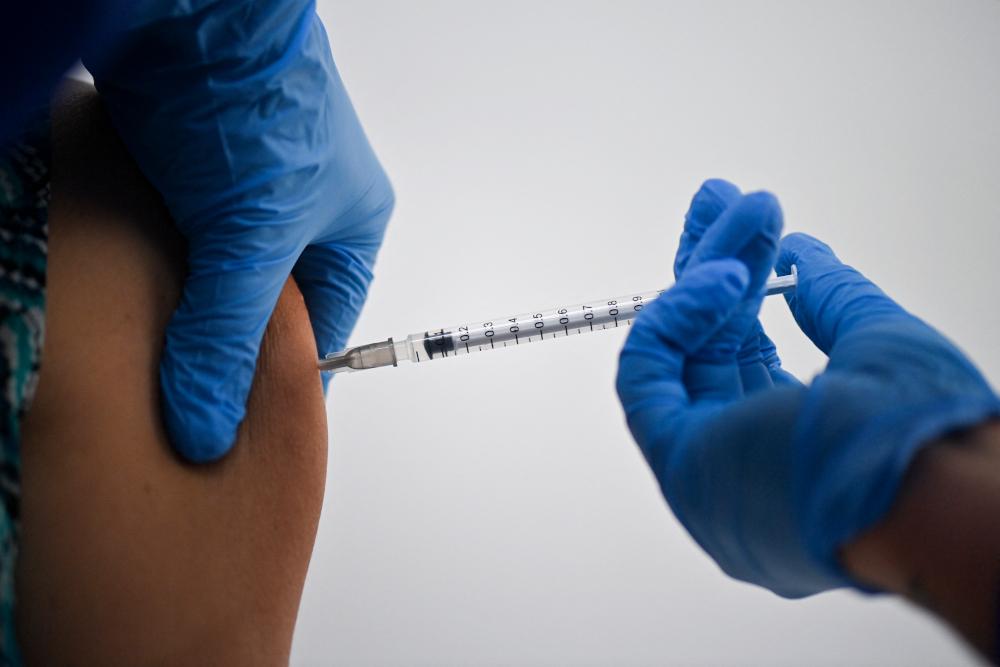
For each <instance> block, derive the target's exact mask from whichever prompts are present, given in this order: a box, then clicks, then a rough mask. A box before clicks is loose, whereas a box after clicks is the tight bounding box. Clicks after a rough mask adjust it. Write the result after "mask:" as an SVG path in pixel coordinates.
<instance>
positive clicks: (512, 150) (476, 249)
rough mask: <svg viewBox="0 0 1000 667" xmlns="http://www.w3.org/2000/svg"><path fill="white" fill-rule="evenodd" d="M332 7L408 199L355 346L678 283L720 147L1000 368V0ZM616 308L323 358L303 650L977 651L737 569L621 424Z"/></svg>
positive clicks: (524, 659)
mask: <svg viewBox="0 0 1000 667" xmlns="http://www.w3.org/2000/svg"><path fill="white" fill-rule="evenodd" d="M319 11H320V14H321V16H322V18H323V20H324V22H325V24H326V26H327V29H328V31H329V34H330V39H331V43H332V46H333V53H334V57H335V59H336V61H337V63H338V66H339V68H340V70H341V73H342V75H343V77H344V79H345V81H346V83H347V86H348V90H349V91H350V92H351V94H352V97H353V99H354V101H355V104H356V106H357V108H358V112H359V114H360V116H361V118H362V122H363V123H364V125H365V127H366V129H367V131H368V134H369V137H370V139H371V141H372V143H373V145H374V146H375V148H376V151H377V152H378V154H379V156H380V157H381V159H382V161H383V163H384V165H385V167H386V169H387V171H388V173H389V174H390V177H391V178H392V180H393V183H394V185H395V188H396V193H397V196H398V206H397V209H396V213H395V216H394V218H393V221H392V223H391V226H390V228H389V232H388V235H387V237H386V240H385V246H384V249H383V251H382V254H381V257H380V260H379V265H378V267H377V278H376V280H375V282H374V284H373V286H372V290H371V298H370V300H369V303H368V305H367V306H366V308H365V311H364V313H363V315H362V317H361V321H360V322H359V323H358V327H357V329H356V332H355V336H354V337H353V338H352V342H353V343H356V344H361V343H367V342H372V341H376V340H380V339H385V338H386V337H388V336H394V337H399V336H401V335H406V334H407V333H411V332H414V331H418V330H424V329H429V328H432V327H439V326H443V325H451V324H456V323H460V322H464V321H466V320H473V319H476V318H479V317H484V318H493V317H496V316H500V315H509V314H514V313H520V312H523V311H527V310H531V309H533V308H536V307H546V306H553V305H557V304H562V303H569V302H579V301H584V300H587V299H593V298H597V297H602V296H612V295H617V294H619V293H628V292H631V291H636V290H645V289H651V288H655V287H658V286H663V285H666V284H668V283H669V282H671V274H670V266H671V262H672V258H673V254H674V250H675V248H676V240H677V237H678V236H679V234H680V231H681V225H682V220H683V215H684V211H685V210H686V208H687V204H688V202H689V200H690V198H691V196H692V195H693V194H694V192H695V191H696V190H697V188H698V186H699V184H700V183H701V181H702V180H704V179H706V178H709V177H724V178H728V179H730V180H732V181H734V182H735V183H737V184H739V185H740V186H741V187H743V188H744V189H745V190H752V189H760V188H766V189H769V190H771V191H772V192H774V193H776V194H777V195H778V196H779V198H780V199H781V202H782V204H783V206H784V210H785V214H786V227H787V230H788V231H796V230H798V231H805V232H808V233H810V234H813V235H815V236H817V237H819V238H821V239H823V240H825V241H827V242H828V243H830V244H831V245H832V247H833V248H834V249H835V250H836V251H837V252H838V253H839V254H840V256H841V257H842V258H843V259H844V260H845V261H846V262H848V263H850V264H852V265H854V266H856V267H857V268H859V269H860V270H862V271H863V272H864V273H865V274H867V275H868V276H869V277H871V278H872V279H874V280H875V281H876V282H877V283H879V284H880V285H881V286H882V287H883V288H884V289H886V291H888V292H889V293H890V294H891V295H893V296H894V297H896V298H897V299H898V300H899V301H900V302H901V303H902V304H903V305H904V306H906V307H908V308H910V309H911V310H913V311H914V312H915V313H917V314H919V315H921V316H922V317H924V318H925V319H926V320H928V321H929V322H930V323H931V324H933V325H935V326H937V327H939V328H940V329H941V330H943V331H944V332H945V333H946V334H947V335H949V336H951V337H952V338H953V339H955V340H956V341H958V343H959V344H960V345H961V346H962V347H963V348H964V349H965V350H966V351H967V352H968V353H969V354H970V355H971V356H972V358H973V359H975V360H976V361H977V362H978V363H979V365H980V366H981V368H983V370H984V371H985V373H986V374H987V376H989V377H990V378H992V379H993V380H994V381H997V380H1000V350H998V349H997V345H996V341H997V339H998V334H1000V311H998V309H997V304H998V303H1000V299H998V296H1000V293H998V291H1000V270H998V269H997V263H996V259H995V257H996V254H997V249H998V248H1000V225H998V221H1000V2H996V1H995V0H967V1H957V0H949V1H943V2H871V1H862V2H853V3H847V2H836V3H830V2H650V3H626V2H614V3H612V2H606V3H595V2H502V3H499V2H494V3H487V2H479V3H471V2H467V3H459V2H373V1H370V0H366V1H365V2H335V1H333V0H320V6H319ZM763 319H764V323H765V327H766V328H767V330H768V331H769V332H771V334H772V337H773V338H775V339H776V341H777V342H778V344H779V350H780V351H781V353H782V356H783V358H784V359H785V363H786V367H787V368H789V369H790V370H792V371H793V372H795V373H796V374H798V375H799V377H801V378H803V379H804V380H808V379H809V378H810V377H811V376H812V375H814V374H815V373H816V372H817V371H818V370H820V369H821V368H822V367H823V364H824V362H825V358H824V357H823V356H822V355H821V354H820V353H819V352H817V351H815V350H814V349H812V346H811V344H810V343H809V342H808V341H807V340H806V339H805V338H804V337H803V336H802V335H801V334H799V333H798V331H797V329H796V328H795V325H794V323H793V322H792V320H791V317H790V316H789V314H788V312H787V308H786V307H785V305H784V303H783V302H781V301H774V300H772V301H770V302H769V304H768V305H767V306H766V308H765V312H764V314H763ZM624 333H625V332H624V331H622V332H610V333H603V334H595V335H592V336H580V337H575V338H569V339H565V340H559V341H552V342H549V343H546V344H545V345H544V346H541V345H534V346H530V347H527V348H523V349H517V350H514V351H509V350H508V351H503V352H497V353H493V354H482V355H473V356H469V357H462V358H458V359H449V360H444V361H440V362H436V363H431V364H420V365H406V366H400V367H399V368H397V369H381V370H378V371H371V372H369V373H360V374H353V375H349V376H341V377H338V378H337V379H336V380H334V382H333V384H332V387H331V391H330V395H329V401H328V405H329V417H330V442H331V449H330V466H329V477H328V486H327V497H326V505H325V508H324V513H323V519H322V522H321V525H320V532H319V537H318V540H317V543H316V549H315V552H314V555H313V562H312V568H311V570H310V573H309V578H308V581H307V584H306V590H305V595H304V598H303V601H302V609H301V615H300V618H299V623H298V627H297V631H296V637H295V644H294V649H293V654H292V663H293V665H297V666H300V667H305V666H307V665H344V666H380V667H381V666H387V667H388V666H396V665H399V666H403V665H435V666H452V665H455V666H460V665H461V666H464V665H483V666H500V665H520V666H536V665H537V666H556V665H567V666H569V665H572V666H589V665H595V666H596V665H621V666H631V665H797V666H811V665H969V664H974V663H975V661H974V659H973V658H972V657H970V656H969V655H968V654H967V653H966V652H965V650H964V649H963V648H962V647H961V645H960V644H958V643H957V642H956V641H955V640H954V639H953V638H952V637H951V636H950V635H949V633H948V632H947V631H945V630H944V629H942V628H941V627H940V626H939V625H937V624H936V623H935V622H934V621H932V620H931V619H929V618H928V617H926V616H924V615H923V614H921V613H919V612H917V611H914V610H913V609H911V608H909V607H907V606H906V605H905V604H903V603H900V602H897V601H893V600H887V599H881V600H875V599H870V598H865V597H862V596H860V595H857V594H854V593H850V592H836V593H830V594H824V595H819V596H816V597H814V598H811V599H808V600H804V601H799V602H789V601H785V600H782V599H779V598H777V597H775V596H774V595H772V594H770V593H768V592H767V591H765V590H762V589H758V588H755V587H752V586H749V585H745V584H741V583H738V582H735V581H732V580H730V579H728V578H727V577H725V576H724V575H723V574H721V573H720V572H719V570H718V569H717V568H716V567H715V566H714V564H713V563H712V562H711V561H710V560H709V559H708V557H707V556H705V555H704V554H703V553H702V552H701V551H700V550H699V548H698V547H697V546H696V545H695V544H694V543H693V542H692V540H691V539H690V538H689V537H688V536H687V535H686V534H685V533H684V532H683V530H682V529H681V528H680V526H679V525H678V523H677V522H676V520H675V519H674V518H673V516H672V515H671V514H670V512H669V510H668V509H667V507H666V505H665V503H664V502H663V500H662V498H661V496H660V493H659V490H658V488H657V486H656V484H655V482H654V480H653V478H652V476H651V475H650V473H649V471H648V470H647V468H646V466H645V464H644V463H643V461H642V459H641V456H640V454H639V452H638V450H637V448H636V447H635V445H634V444H633V442H632V440H631V438H630V436H629V433H628V431H627V429H626V427H625V424H624V419H623V417H622V413H621V409H620V407H619V405H618V402H617V400H616V398H615V395H614V390H613V382H614V376H615V368H616V355H617V351H618V349H619V348H620V346H621V345H622V342H623V340H624Z"/></svg>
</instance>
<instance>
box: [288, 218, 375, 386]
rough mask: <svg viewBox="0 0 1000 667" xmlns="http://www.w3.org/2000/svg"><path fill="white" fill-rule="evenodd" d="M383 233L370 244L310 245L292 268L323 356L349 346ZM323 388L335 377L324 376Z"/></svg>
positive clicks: (330, 374)
mask: <svg viewBox="0 0 1000 667" xmlns="http://www.w3.org/2000/svg"><path fill="white" fill-rule="evenodd" d="M380 243H381V234H379V235H378V236H377V237H373V238H372V239H371V240H370V242H368V243H365V242H363V241H355V242H352V243H350V244H348V243H327V244H320V245H311V246H308V247H307V248H306V249H305V250H304V251H303V252H302V255H301V256H300V257H299V261H298V262H296V264H295V268H294V269H292V276H293V277H294V278H295V281H296V282H297V283H298V285H299V290H301V292H302V297H303V298H304V299H305V302H306V309H307V310H308V311H309V321H310V323H311V324H312V328H313V334H314V335H315V336H316V349H317V351H318V352H319V356H320V357H323V356H325V355H326V354H328V353H329V352H339V351H340V350H343V349H344V348H345V347H347V339H348V337H349V336H350V335H351V331H352V330H353V329H354V325H355V323H356V322H357V321H358V316H359V315H360V314H361V308H362V306H364V303H365V298H366V297H367V295H368V286H369V285H370V284H371V281H372V267H373V266H374V264H375V254H376V252H377V251H378V247H379V244H380ZM322 378H323V389H324V391H325V390H326V388H327V386H328V385H329V384H330V380H331V379H332V378H333V374H332V373H322Z"/></svg>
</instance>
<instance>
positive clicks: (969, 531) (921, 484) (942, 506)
mask: <svg viewBox="0 0 1000 667" xmlns="http://www.w3.org/2000/svg"><path fill="white" fill-rule="evenodd" d="M841 561H842V562H843V564H844V567H845V568H846V570H847V571H848V572H850V573H851V575H852V576H854V577H855V578H856V579H858V580H859V581H862V582H864V583H865V584H867V585H869V586H871V587H872V588H876V589H878V590H882V591H887V592H890V593H896V594H898V595H902V596H905V597H906V598H907V599H909V600H911V601H912V602H914V603H916V604H918V605H920V606H922V607H924V608H926V609H928V610H929V611H931V612H933V613H935V614H937V615H938V616H940V617H941V618H942V619H943V620H945V621H946V622H948V623H949V624H950V625H951V626H952V627H953V628H955V629H956V630H957V631H958V632H960V633H961V634H962V635H963V636H964V637H965V638H966V639H967V640H968V641H969V642H970V643H971V644H972V645H973V646H975V647H976V648H977V649H978V650H979V651H980V652H981V653H982V655H983V656H986V657H987V658H990V659H995V656H996V648H997V647H996V639H997V631H998V627H997V601H998V600H997V594H998V592H1000V590H998V589H1000V422H996V421H990V422H986V423H984V424H982V425H980V426H977V427H974V428H971V429H968V430H964V431H959V432H957V433H954V434H952V435H950V436H949V437H947V438H943V439H941V440H937V441H935V442H933V443H931V444H929V445H928V446H927V447H925V448H924V449H923V450H922V451H921V452H920V454H918V455H917V457H916V458H915V459H914V461H913V464H912V465H911V466H910V468H909V470H908V471H907V473H906V478H905V480H904V483H903V487H902V490H901V491H900V494H899V497H898V499H897V500H896V502H895V504H894V505H893V506H892V508H891V509H890V510H889V512H887V513H886V515H885V517H883V518H882V519H881V520H880V521H879V522H878V523H876V524H875V525H874V526H872V527H871V528H869V529H868V530H866V531H864V532H862V533H861V534H860V535H858V536H857V537H855V538H854V539H852V540H851V541H849V542H848V543H847V544H845V545H844V546H843V548H842V549H841Z"/></svg>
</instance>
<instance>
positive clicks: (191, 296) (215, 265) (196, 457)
mask: <svg viewBox="0 0 1000 667" xmlns="http://www.w3.org/2000/svg"><path fill="white" fill-rule="evenodd" d="M262 240H264V237H263V236H260V237H254V238H253V239H248V238H247V235H245V234H244V235H242V236H237V237H236V238H232V239H226V238H223V235H218V236H217V237H216V238H214V239H213V240H212V241H211V242H210V243H204V242H199V241H198V240H193V241H192V242H191V244H190V251H191V252H190V255H189V257H188V268H189V271H190V274H189V275H188V278H187V280H186V281H185V283H184V294H183V296H182V298H181V303H180V306H179V307H178V308H177V311H176V312H175V313H174V316H173V319H172V320H171V321H170V326H169V327H168V328H167V340H166V346H165V348H164V351H163V358H162V360H161V361H160V383H161V386H162V388H163V398H162V402H163V413H164V420H165V421H166V426H167V432H168V434H169V435H170V440H171V442H172V443H173V445H174V447H175V448H176V449H177V450H178V451H179V452H180V454H181V455H182V456H183V457H185V458H186V459H188V460H190V461H195V462H201V461H211V460H214V459H217V458H219V457H221V456H222V455H224V454H225V453H226V452H228V451H229V449H230V447H232V445H233V442H234V441H235V440H236V428H237V426H238V425H239V423H240V421H242V419H243V416H244V415H245V414H246V401H247V396H248V395H249V393H250V383H251V381H252V380H253V374H254V368H255V366H256V363H257V353H258V351H259V349H260V341H261V338H262V337H263V335H264V329H265V328H266V327H267V323H268V320H269V319H270V317H271V312H272V311H273V310H274V305H275V303H277V300H278V295H279V294H280V293H281V289H282V287H283V286H284V283H285V280H286V279H287V278H288V274H289V272H290V271H291V268H292V265H293V264H294V262H295V258H296V255H297V249H296V248H294V247H289V248H280V247H275V245H276V244H275V245H272V244H270V243H267V244H264V243H260V242H261V241H262ZM272 240H273V239H271V238H270V237H268V238H267V241H272ZM253 241H257V242H258V243H257V244H256V245H253V243H252V242H253Z"/></svg>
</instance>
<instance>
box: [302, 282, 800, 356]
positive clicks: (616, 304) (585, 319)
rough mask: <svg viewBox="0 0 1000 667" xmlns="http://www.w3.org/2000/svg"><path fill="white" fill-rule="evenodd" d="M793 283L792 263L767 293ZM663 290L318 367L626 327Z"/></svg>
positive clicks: (421, 337) (469, 329)
mask: <svg viewBox="0 0 1000 667" xmlns="http://www.w3.org/2000/svg"><path fill="white" fill-rule="evenodd" d="M797 283H798V272H797V271H796V270H795V267H794V266H792V274H791V275H788V276H780V277H777V278H771V279H770V280H768V281H767V295H768V296H771V295H772V294H784V293H785V292H791V291H794V290H795V287H796V285H797ZM665 291H666V290H665V289H662V290H656V291H654V292H643V293H641V294H629V295H628V296H620V297H616V298H613V299H601V300H600V301H591V302H588V303H581V304H577V305H575V306H568V307H566V308H555V309H548V310H539V311H536V312H534V313H528V314H525V315H517V316H515V317H500V318H496V319H493V320H485V321H480V320H477V321H475V322H471V323H469V324H463V325H461V326H456V327H442V328H440V329H438V330H437V331H424V332H422V333H414V334H410V335H409V336H407V337H406V338H405V339H404V340H400V341H395V342H394V341H393V340H392V339H391V338H390V339H389V340H385V341H381V342H378V343H370V344H368V345H360V346H358V347H349V348H347V349H346V350H342V351H340V352H333V353H331V354H328V355H326V358H325V359H320V360H319V369H320V370H321V371H327V372H330V373H344V372H347V373H353V372H355V371H363V370H367V369H369V368H378V367H380V366H395V365H396V364H397V362H399V361H403V360H409V361H412V362H415V363H419V362H422V361H432V360H434V359H444V358H445V357H457V356H458V355H461V354H471V353H473V352H486V351H487V350H499V349H502V348H505V347H514V346H517V345H527V344H528V343H533V342H536V341H543V340H548V339H550V338H560V337H564V336H572V335H574V334H582V333H588V332H591V331H602V330H604V329H614V328H616V327H622V326H629V325H631V324H632V320H633V319H634V318H635V316H636V315H637V314H638V313H639V311H640V310H642V308H643V307H644V306H645V305H646V304H648V303H650V302H651V301H653V300H654V299H656V297H658V296H660V294H662V293H663V292H665Z"/></svg>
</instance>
